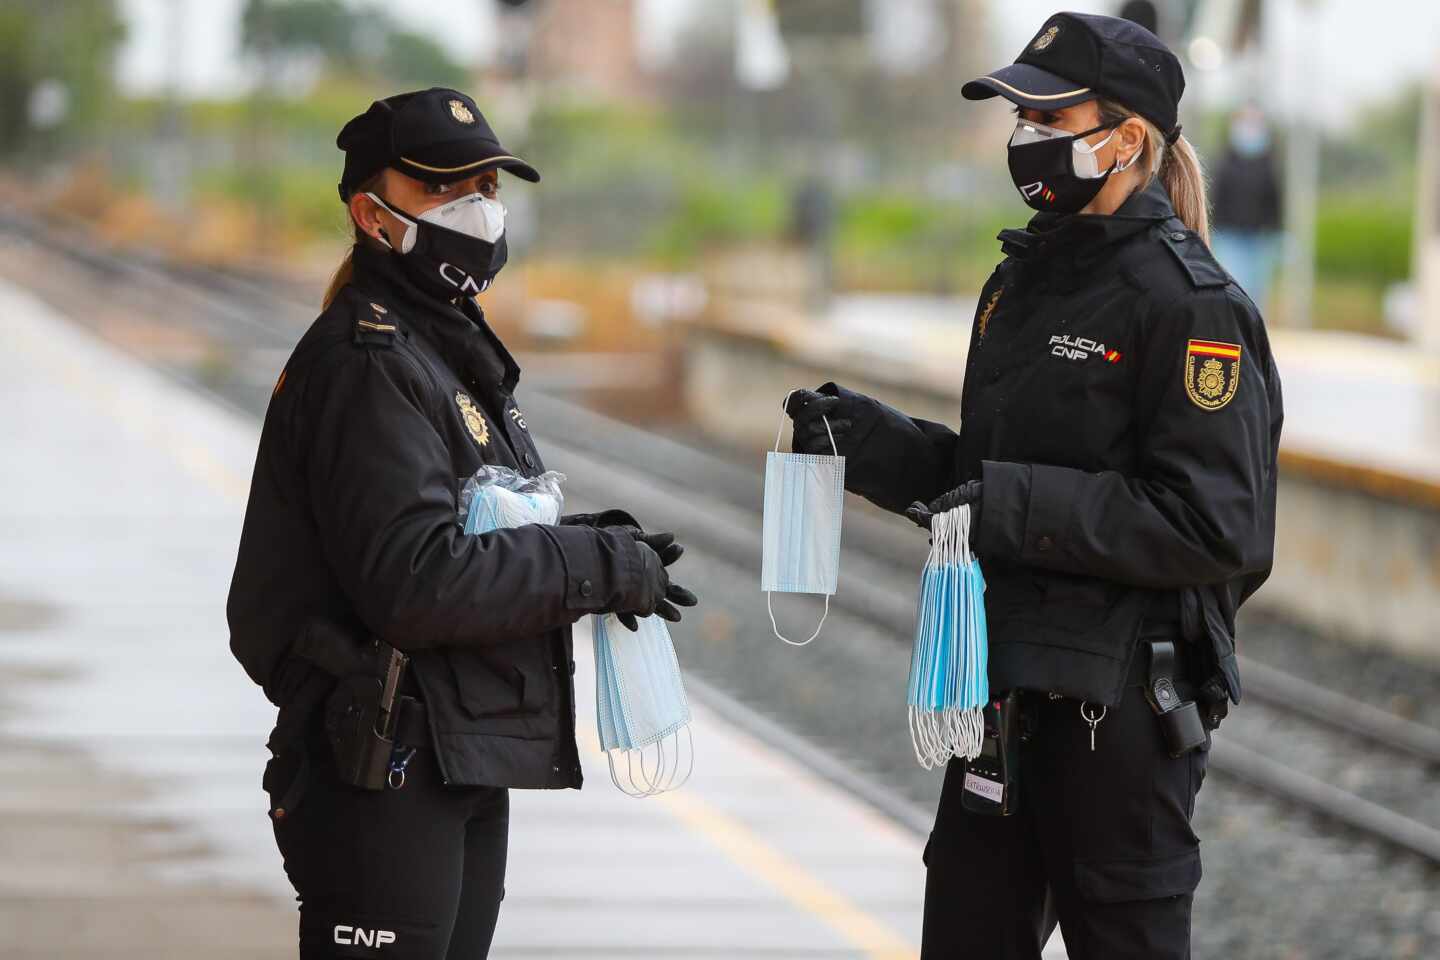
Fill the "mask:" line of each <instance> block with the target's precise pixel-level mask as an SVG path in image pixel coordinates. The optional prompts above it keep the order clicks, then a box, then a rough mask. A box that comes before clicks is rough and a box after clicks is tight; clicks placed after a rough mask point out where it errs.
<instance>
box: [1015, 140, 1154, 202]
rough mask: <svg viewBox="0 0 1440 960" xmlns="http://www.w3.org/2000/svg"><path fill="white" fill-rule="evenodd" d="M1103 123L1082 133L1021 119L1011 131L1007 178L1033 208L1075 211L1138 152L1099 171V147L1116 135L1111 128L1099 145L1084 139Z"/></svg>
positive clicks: (1125, 167)
mask: <svg viewBox="0 0 1440 960" xmlns="http://www.w3.org/2000/svg"><path fill="white" fill-rule="evenodd" d="M1105 127H1106V124H1101V125H1100V126H1098V127H1092V128H1091V129H1089V130H1086V131H1084V132H1083V133H1071V132H1070V131H1068V130H1060V129H1058V128H1056V127H1047V126H1046V125H1045V124H1043V123H1031V122H1030V121H1029V120H1020V121H1019V122H1018V123H1016V124H1015V132H1014V133H1013V134H1011V135H1010V158H1009V162H1010V177H1011V179H1013V180H1014V181H1015V188H1016V189H1017V190H1019V191H1020V197H1021V198H1022V199H1023V200H1024V201H1025V203H1026V204H1027V205H1028V206H1030V207H1031V208H1032V209H1034V210H1040V211H1042V212H1043V211H1050V212H1053V213H1078V212H1079V211H1080V210H1081V209H1083V208H1084V206H1085V205H1086V204H1087V203H1089V202H1090V201H1091V200H1093V199H1095V195H1096V194H1097V193H1099V192H1100V189H1101V188H1102V187H1104V186H1105V182H1106V181H1107V180H1109V179H1110V174H1112V173H1114V172H1116V171H1118V170H1125V169H1127V168H1128V167H1129V166H1130V164H1132V163H1134V162H1135V157H1138V156H1139V155H1140V153H1139V151H1136V153H1135V155H1134V156H1132V157H1131V158H1130V160H1129V161H1128V162H1127V163H1125V164H1124V165H1121V164H1119V163H1117V164H1115V165H1114V166H1113V167H1111V168H1110V169H1109V170H1101V169H1100V161H1099V151H1100V148H1101V147H1103V146H1105V144H1107V143H1109V142H1110V140H1111V138H1112V137H1114V136H1115V131H1114V129H1111V131H1110V133H1109V135H1108V136H1106V137H1105V139H1103V140H1101V141H1100V142H1099V143H1095V144H1091V143H1087V142H1086V141H1085V138H1086V137H1088V136H1090V135H1091V134H1092V133H1096V132H1098V131H1100V130H1104V129H1105Z"/></svg>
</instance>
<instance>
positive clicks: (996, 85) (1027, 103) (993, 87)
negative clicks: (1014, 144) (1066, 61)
mask: <svg viewBox="0 0 1440 960" xmlns="http://www.w3.org/2000/svg"><path fill="white" fill-rule="evenodd" d="M960 95H961V96H962V97H964V98H965V99H966V100H988V99H989V98H991V97H1004V98H1005V99H1006V100H1009V101H1010V102H1011V103H1014V104H1018V105H1019V106H1022V107H1029V108H1030V109H1032V110H1056V109H1059V108H1060V107H1070V106H1074V105H1075V104H1077V103H1084V102H1085V101H1086V100H1094V99H1095V96H1096V94H1095V91H1093V90H1091V89H1090V88H1089V87H1082V86H1079V85H1078V84H1076V83H1075V81H1073V80H1066V79H1065V78H1064V77H1061V76H1057V75H1056V74H1053V73H1051V72H1050V71H1049V70H1041V69H1040V68H1039V67H1032V66H1031V65H1030V64H1028V63H1012V64H1010V65H1009V66H1008V67H1001V68H1000V69H999V70H996V71H994V72H993V73H989V74H986V75H985V76H983V77H980V78H979V79H976V80H971V81H970V82H969V83H967V84H965V86H963V87H961V88H960Z"/></svg>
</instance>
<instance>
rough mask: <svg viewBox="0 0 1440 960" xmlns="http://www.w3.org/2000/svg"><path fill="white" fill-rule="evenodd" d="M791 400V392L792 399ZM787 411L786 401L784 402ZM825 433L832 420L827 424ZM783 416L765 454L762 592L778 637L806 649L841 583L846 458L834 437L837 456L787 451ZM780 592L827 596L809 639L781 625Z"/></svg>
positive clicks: (771, 624) (826, 613)
mask: <svg viewBox="0 0 1440 960" xmlns="http://www.w3.org/2000/svg"><path fill="white" fill-rule="evenodd" d="M785 399H786V400H789V399H790V397H789V394H787V395H786V398H785ZM781 409H782V410H783V409H784V403H783V402H782V403H781ZM825 429H826V430H827V431H828V430H829V429H830V422H829V421H828V420H827V421H825ZM784 430H785V418H784V415H783V414H782V415H781V418H780V430H779V431H777V432H776V434H775V449H774V450H773V451H771V452H770V453H767V454H766V455H765V517H764V522H763V529H762V534H761V557H760V589H761V590H764V591H765V605H766V608H767V609H768V610H769V611H770V626H771V628H772V629H773V630H774V631H775V636H777V637H779V638H780V639H781V640H784V641H785V642H786V643H788V644H791V645H792V646H804V645H805V644H807V643H809V642H810V641H811V640H814V639H815V638H816V637H818V636H819V635H820V629H821V627H823V626H825V617H827V616H829V615H830V597H831V596H833V595H834V593H835V587H836V584H837V583H838V581H839V579H840V521H841V518H842V516H843V514H844V507H845V458H844V457H842V456H840V452H839V450H836V448H835V437H834V435H833V434H832V435H831V437H830V449H831V450H832V451H834V452H835V455H834V456H833V457H826V456H819V455H816V454H810V453H781V452H780V436H781V434H782V433H783V432H784ZM774 593H818V594H824V595H825V613H824V614H823V615H822V616H821V617H820V623H819V624H818V625H817V626H816V627H815V632H814V633H812V634H811V635H810V637H809V639H807V640H791V639H789V638H787V637H786V636H785V635H784V634H782V633H781V632H780V627H779V626H778V625H777V624H776V623H775V609H774V606H773V603H772V599H771V595H772V594H774Z"/></svg>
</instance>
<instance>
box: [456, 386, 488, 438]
mask: <svg viewBox="0 0 1440 960" xmlns="http://www.w3.org/2000/svg"><path fill="white" fill-rule="evenodd" d="M455 406H457V407H459V408H460V416H461V418H462V419H464V421H465V429H466V430H469V431H470V436H472V437H474V438H475V442H476V443H478V444H480V446H482V447H483V446H485V445H486V444H488V443H489V442H490V425H489V424H488V423H486V422H485V417H484V415H483V414H481V413H480V410H479V408H478V407H476V406H475V401H474V400H471V399H470V398H469V397H467V396H466V395H465V394H464V393H462V392H460V391H459V390H457V391H455Z"/></svg>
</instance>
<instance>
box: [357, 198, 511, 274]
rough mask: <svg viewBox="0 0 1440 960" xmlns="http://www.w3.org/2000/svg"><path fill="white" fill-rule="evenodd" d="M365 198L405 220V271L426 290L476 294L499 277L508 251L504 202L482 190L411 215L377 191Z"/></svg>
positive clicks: (401, 245)
mask: <svg viewBox="0 0 1440 960" xmlns="http://www.w3.org/2000/svg"><path fill="white" fill-rule="evenodd" d="M365 196H367V197H369V198H370V199H371V200H374V201H375V202H376V203H378V204H379V205H380V206H382V207H384V208H385V209H386V210H388V211H390V213H391V214H393V215H394V216H395V217H396V219H398V220H399V221H400V222H401V223H403V224H405V233H404V235H403V236H402V237H400V240H399V242H398V243H397V242H396V241H395V240H394V239H393V238H389V237H387V238H385V242H386V244H387V245H389V247H390V249H392V250H394V251H395V252H396V253H398V254H400V258H401V262H402V263H404V264H405V266H406V268H407V271H406V272H407V273H409V274H410V278H411V279H412V280H414V281H415V283H416V284H417V285H418V286H420V287H421V288H423V289H424V290H425V291H426V292H427V293H429V294H431V295H432V296H435V297H437V298H439V299H442V300H453V299H455V298H456V297H461V296H465V297H473V296H475V295H476V294H477V293H480V292H481V291H483V290H485V289H486V288H487V287H489V286H490V284H491V283H492V282H493V281H494V280H495V275H496V274H497V273H499V272H500V268H501V267H503V266H505V261H506V259H507V258H508V256H509V252H508V249H507V246H506V243H505V205H504V204H502V203H501V202H500V201H499V200H494V199H491V198H490V197H486V196H484V195H482V194H479V193H467V194H466V195H465V196H463V197H457V198H456V199H454V200H451V201H450V202H449V203H443V204H441V205H440V206H438V207H433V208H431V209H429V210H426V211H425V212H424V213H422V214H420V216H418V217H412V216H410V215H409V214H407V213H403V212H401V211H399V210H397V209H395V208H394V207H392V206H390V205H389V204H388V203H386V202H385V201H384V200H382V199H380V197H378V196H376V195H375V194H374V193H367V194H365Z"/></svg>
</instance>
